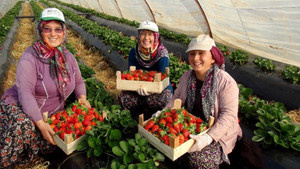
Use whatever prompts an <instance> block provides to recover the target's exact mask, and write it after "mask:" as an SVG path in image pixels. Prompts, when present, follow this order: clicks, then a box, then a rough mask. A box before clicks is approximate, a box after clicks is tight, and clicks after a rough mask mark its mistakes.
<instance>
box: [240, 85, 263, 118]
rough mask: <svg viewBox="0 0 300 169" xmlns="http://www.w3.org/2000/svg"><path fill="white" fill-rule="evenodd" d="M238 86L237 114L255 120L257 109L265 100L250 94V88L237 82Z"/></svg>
mask: <svg viewBox="0 0 300 169" xmlns="http://www.w3.org/2000/svg"><path fill="white" fill-rule="evenodd" d="M238 87H239V89H240V94H239V114H241V115H244V116H245V117H246V118H250V119H254V120H255V121H256V120H257V118H258V114H257V110H258V109H259V108H261V107H262V106H263V105H264V104H265V101H264V100H261V99H259V98H257V97H254V96H252V92H253V91H252V89H250V88H246V87H244V86H243V85H241V84H238Z"/></svg>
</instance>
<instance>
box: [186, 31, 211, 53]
mask: <svg viewBox="0 0 300 169" xmlns="http://www.w3.org/2000/svg"><path fill="white" fill-rule="evenodd" d="M213 46H216V44H215V41H214V40H213V39H212V38H211V37H210V36H209V35H205V34H201V35H199V36H197V37H196V38H193V39H192V40H191V42H190V44H189V47H188V49H187V50H186V52H189V51H192V50H210V49H211V48H212V47H213Z"/></svg>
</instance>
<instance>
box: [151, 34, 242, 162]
mask: <svg viewBox="0 0 300 169" xmlns="http://www.w3.org/2000/svg"><path fill="white" fill-rule="evenodd" d="M186 52H189V63H190V65H191V66H192V68H193V70H190V71H188V72H186V73H185V74H183V75H182V77H181V78H180V82H179V84H178V87H177V89H176V90H175V93H174V95H173V97H172V99H170V100H169V102H168V104H167V105H166V107H165V109H166V108H172V107H173V103H174V100H175V99H181V101H182V106H183V107H185V108H186V109H187V111H188V112H190V113H191V114H193V115H195V116H197V117H200V118H201V119H203V120H204V121H206V122H208V120H209V116H213V117H214V118H215V123H214V125H213V126H212V127H211V128H210V130H209V131H208V132H207V133H206V134H204V135H190V137H191V138H192V139H194V140H195V144H194V145H193V146H192V147H191V148H190V150H189V154H188V159H189V160H188V162H189V164H190V168H219V165H220V164H221V163H222V162H227V163H229V159H228V156H227V155H228V154H229V153H230V152H231V151H232V149H233V148H234V146H235V143H236V141H237V139H238V138H240V137H241V136H242V130H241V128H240V125H239V124H238V105H239V89H238V86H237V83H236V82H235V80H234V79H233V78H232V77H231V76H230V75H229V74H228V73H227V72H225V71H224V67H225V61H224V56H223V54H222V52H221V51H220V49H219V48H217V47H216V45H215V42H214V40H213V39H212V38H210V37H209V36H208V35H199V36H198V37H197V38H194V39H192V41H191V42H190V44H189V47H188V49H187V51H186ZM159 114H160V112H157V113H155V114H154V115H153V116H158V115H159Z"/></svg>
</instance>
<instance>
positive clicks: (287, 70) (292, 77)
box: [281, 65, 300, 84]
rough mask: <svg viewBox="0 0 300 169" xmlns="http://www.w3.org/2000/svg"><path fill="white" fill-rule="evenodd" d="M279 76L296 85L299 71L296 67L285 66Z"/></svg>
mask: <svg viewBox="0 0 300 169" xmlns="http://www.w3.org/2000/svg"><path fill="white" fill-rule="evenodd" d="M281 74H282V75H283V76H284V78H285V79H286V80H288V81H289V82H291V83H294V84H296V83H298V82H299V81H300V69H299V68H297V67H296V66H292V65H289V66H285V67H284V70H282V71H281Z"/></svg>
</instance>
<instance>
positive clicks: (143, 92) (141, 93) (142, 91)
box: [136, 88, 152, 96]
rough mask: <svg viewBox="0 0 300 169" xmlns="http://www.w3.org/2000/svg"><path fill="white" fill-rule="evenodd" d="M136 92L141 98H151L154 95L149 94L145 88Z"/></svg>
mask: <svg viewBox="0 0 300 169" xmlns="http://www.w3.org/2000/svg"><path fill="white" fill-rule="evenodd" d="M136 92H137V93H138V94H139V95H141V96H149V95H151V94H152V93H150V92H147V90H146V89H145V88H139V89H138V90H137V91H136Z"/></svg>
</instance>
